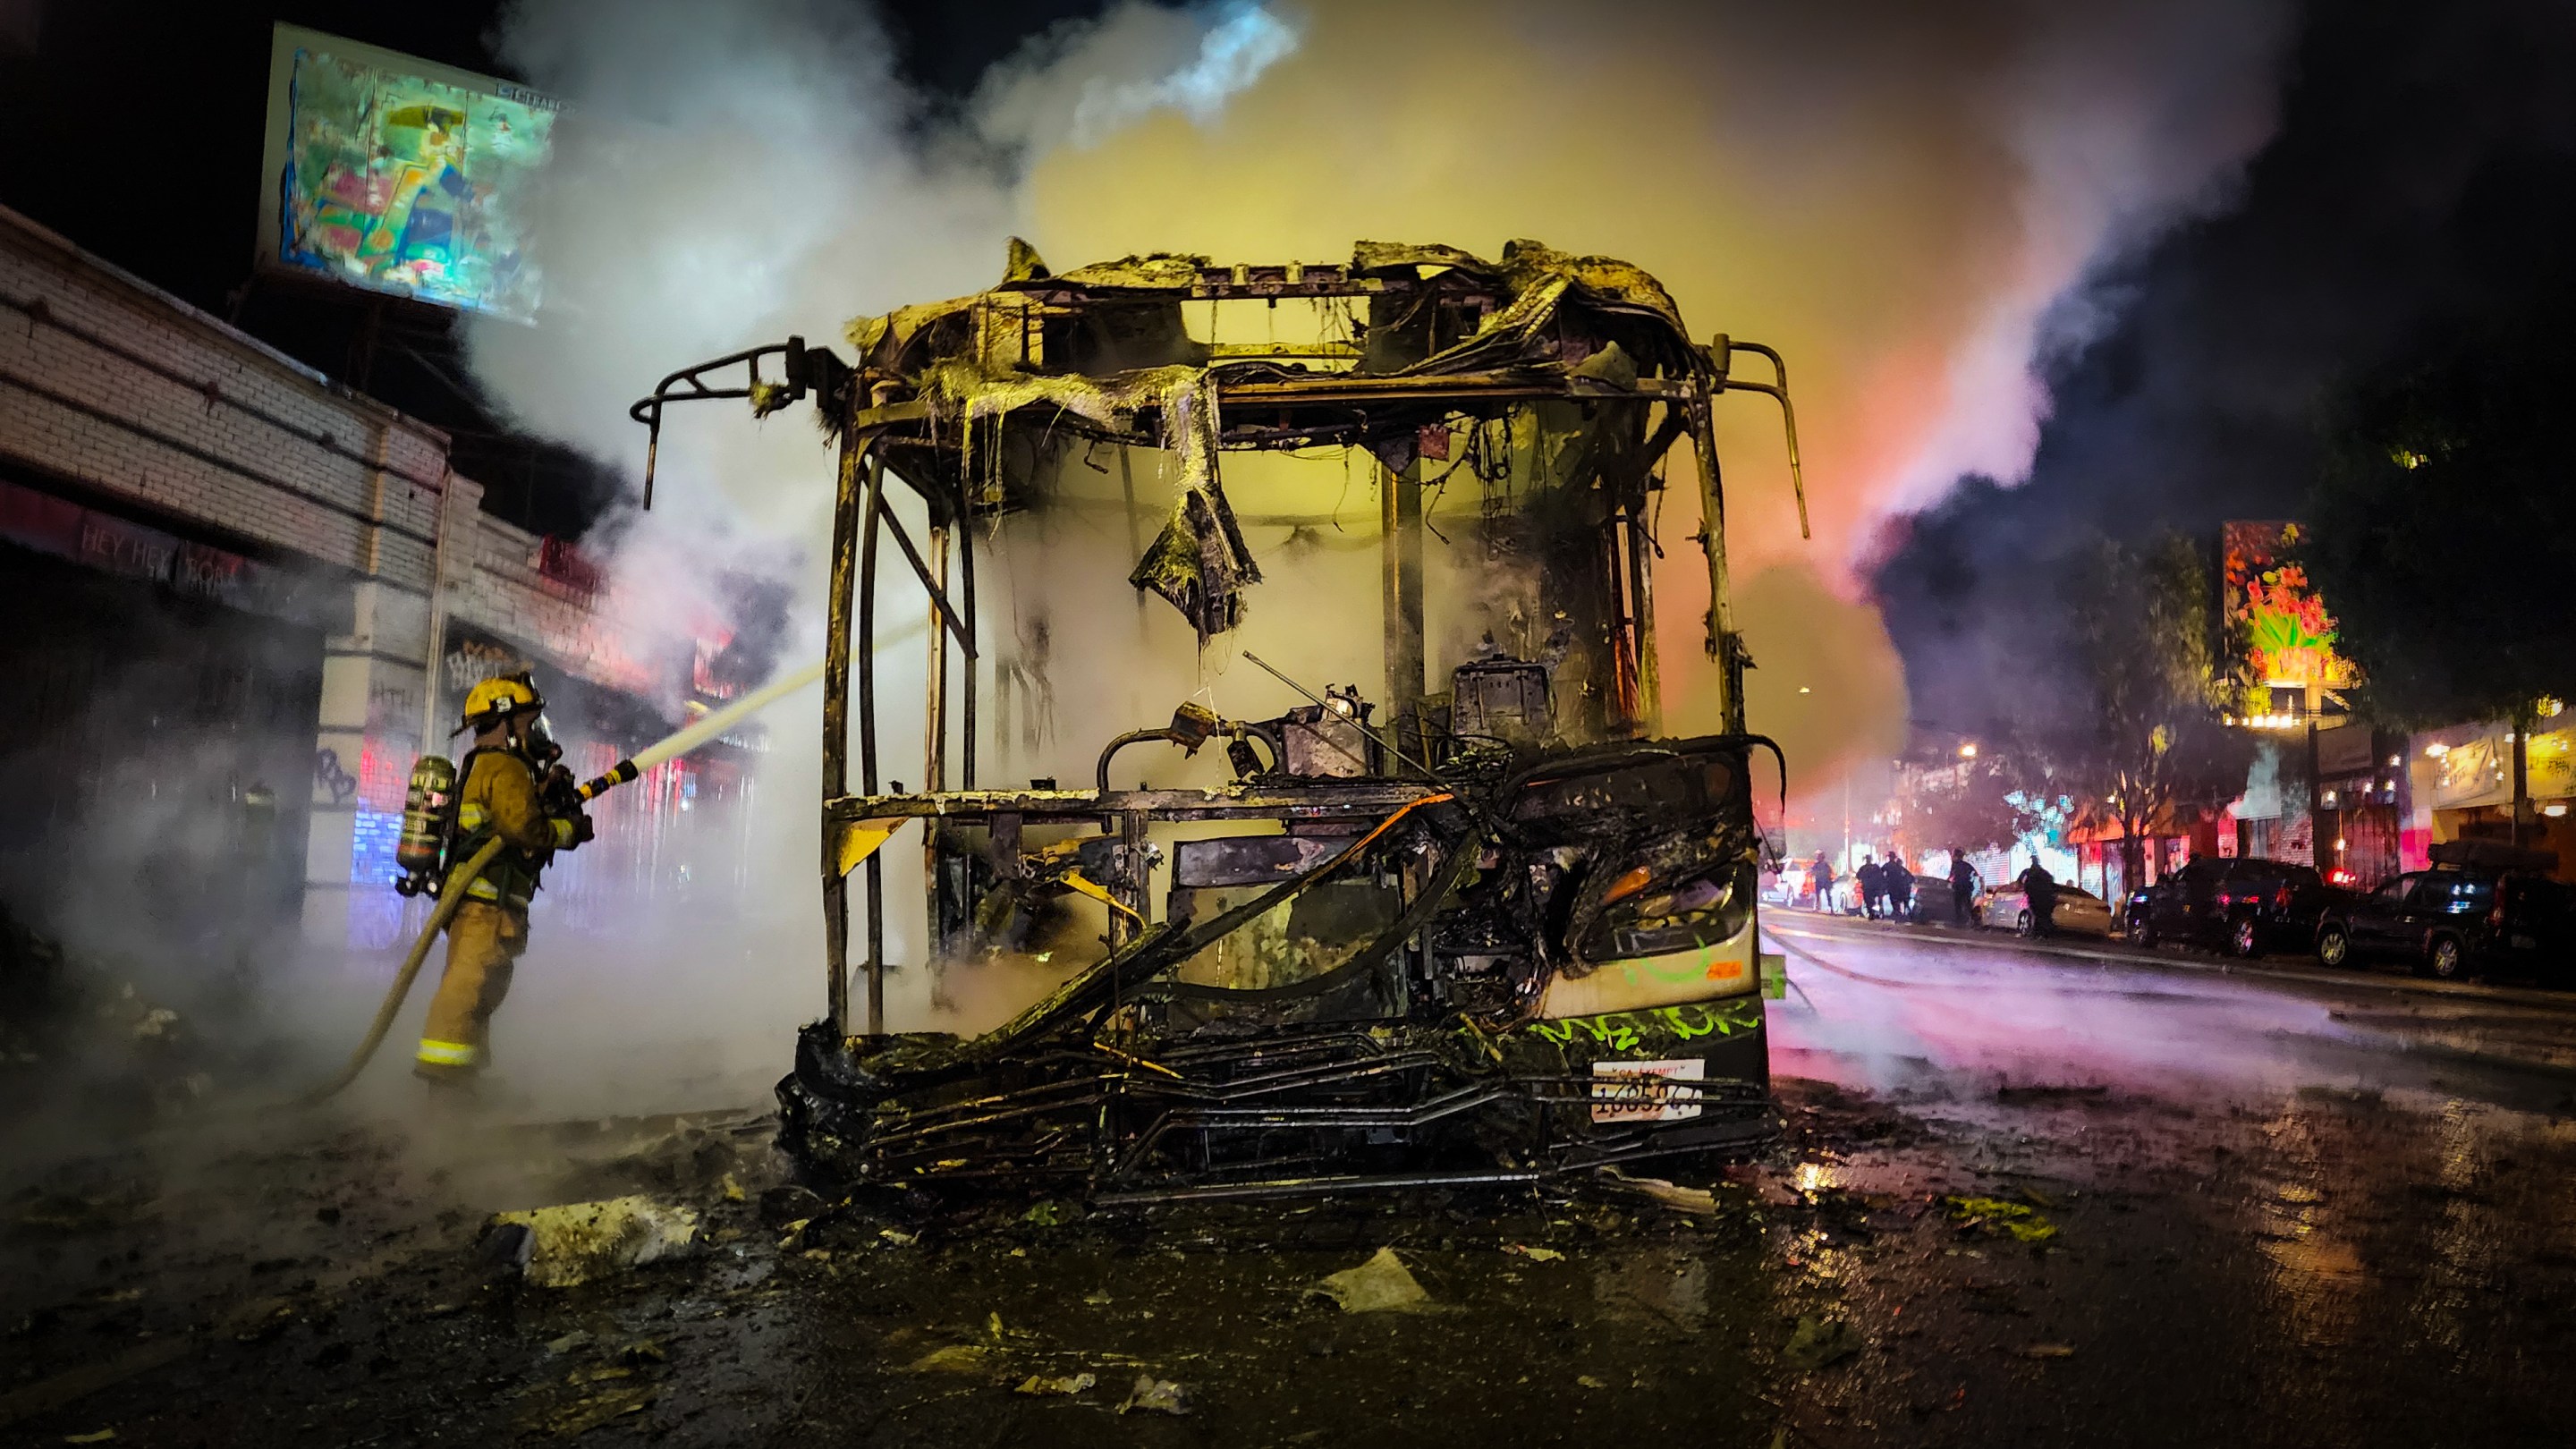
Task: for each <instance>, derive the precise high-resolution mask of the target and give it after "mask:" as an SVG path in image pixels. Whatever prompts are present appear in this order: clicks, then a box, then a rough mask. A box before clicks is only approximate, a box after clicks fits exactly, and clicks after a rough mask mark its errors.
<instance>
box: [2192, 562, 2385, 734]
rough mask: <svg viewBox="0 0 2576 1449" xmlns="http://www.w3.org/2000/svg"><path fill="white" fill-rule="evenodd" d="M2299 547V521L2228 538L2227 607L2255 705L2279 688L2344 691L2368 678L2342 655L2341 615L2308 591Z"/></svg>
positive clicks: (2237, 651)
mask: <svg viewBox="0 0 2576 1449" xmlns="http://www.w3.org/2000/svg"><path fill="white" fill-rule="evenodd" d="M2298 542H2299V526H2298V525H2297V524H2295V523H2230V524H2228V525H2226V527H2225V530H2224V532H2223V533H2222V534H2221V543H2222V546H2223V549H2224V553H2225V556H2226V557H2225V571H2224V583H2223V586H2224V588H2225V590H2226V594H2225V597H2224V599H2223V601H2222V607H2223V609H2224V611H2225V618H2226V621H2227V629H2228V634H2229V637H2230V638H2231V640H2232V641H2233V642H2234V646H2235V651H2236V653H2237V657H2238V659H2239V661H2240V664H2241V671H2242V674H2243V676H2244V680H2245V684H2246V686H2247V696H2248V699H2249V701H2252V702H2255V703H2260V702H2262V701H2263V700H2264V698H2265V692H2266V691H2267V690H2268V689H2269V688H2271V687H2274V686H2292V685H2295V686H2298V687H2300V688H2303V689H2307V688H2314V689H2342V688H2345V687H2347V686H2349V685H2352V684H2355V683H2357V682H2359V680H2360V677H2361V676H2360V672H2359V671H2358V670H2356V669H2355V668H2354V667H2353V665H2352V661H2351V660H2349V659H2346V658H2344V657H2343V656H2342V655H2341V654H2338V653H2336V652H2335V647H2334V646H2335V621H2334V617H2333V616H2332V615H2330V614H2328V613H2327V612H2326V606H2325V601H2324V600H2322V599H2320V598H2318V597H2317V596H2316V595H2315V594H2314V593H2312V592H2310V590H2309V586H2308V574H2307V570H2306V569H2304V568H2302V567H2301V566H2300V565H2299V563H2298V561H2297V558H2296V550H2297V547H2298Z"/></svg>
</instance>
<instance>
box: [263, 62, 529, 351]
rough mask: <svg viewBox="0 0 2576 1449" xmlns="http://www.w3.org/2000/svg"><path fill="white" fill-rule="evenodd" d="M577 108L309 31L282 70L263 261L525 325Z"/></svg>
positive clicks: (274, 79)
mask: <svg viewBox="0 0 2576 1449" xmlns="http://www.w3.org/2000/svg"><path fill="white" fill-rule="evenodd" d="M561 110H562V107H561V106H560V105H558V104H557V103H556V102H554V101H552V100H549V99H547V98H546V97H543V96H540V95H537V94H535V93H534V92H531V91H529V90H526V89H525V88H523V87H519V86H514V85H512V84H510V83H509V82H506V81H499V80H493V79H490V78H487V77H483V76H477V75H473V74H470V73H468V72H464V71H455V70H449V69H447V68H446V67H444V66H438V65H433V64H431V63H429V62H427V61H420V60H414V59H412V58H411V57H409V56H404V55H400V54H397V53H395V52H393V51H387V50H380V49H378V48H376V47H374V46H369V45H360V44H357V43H356V42H353V41H346V40H341V39H338V38H337V37H334V36H329V35H324V34H321V33H320V32H318V31H311V30H303V29H299V28H297V27H294V26H288V25H281V26H279V27H277V32H276V39H275V41H274V44H273V47H272V50H271V56H270V75H269V131H268V150H267V165H266V168H265V170H264V181H263V187H262V191H263V195H262V207H261V219H260V261H261V263H262V264H263V265H265V266H270V267H284V268H287V269H290V270H293V271H297V272H303V273H307V274H311V275H316V276H320V277H326V278H329V279H331V280H334V281H338V282H343V283H346V284H348V285H350V286H354V287H362V288H366V289H369V290H372V291H380V292H392V293H397V294H399V295H402V296H407V297H413V298H417V299H418V300H420V301H424V302H432V303H436V304H438V305H440V306H445V307H456V308H461V309H465V310H469V311H476V312H485V313H490V314H493V315H496V316H502V317H509V318H514V319H517V320H521V321H525V320H528V319H529V318H531V317H533V316H534V315H535V312H536V307H537V293H538V277H537V273H536V268H535V267H534V266H533V265H531V264H530V262H529V260H528V256H527V237H526V226H527V222H526V211H525V206H526V202H527V199H528V195H529V188H530V186H531V183H532V182H533V181H534V180H535V178H536V177H537V176H538V174H539V173H540V172H541V171H542V170H543V169H544V166H545V163H546V157H547V154H548V151H549V149H550V148H551V146H552V144H553V138H554V125H555V121H556V119H557V117H558V116H559V114H560V113H561Z"/></svg>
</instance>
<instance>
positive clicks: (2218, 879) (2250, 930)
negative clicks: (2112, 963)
mask: <svg viewBox="0 0 2576 1449" xmlns="http://www.w3.org/2000/svg"><path fill="white" fill-rule="evenodd" d="M2351 898H2352V893H2351V892H2349V891H2346V890H2343V889H2341V888H2340V887H2337V886H2332V885H2328V884H2327V883H2326V880H2325V877H2323V876H2320V875H2318V874H2317V873H2316V871H2314V870H2312V869H2310V868H2309V867H2307V866H2304V865H2298V864H2294V863H2293V862H2290V861H2286V860H2258V859H2254V858H2252V857H2241V858H2238V859H2234V860H2228V859H2222V858H2220V857H2217V856H2208V855H2204V856H2201V857H2200V858H2198V859H2196V860H2194V861H2192V862H2191V863H2189V864H2188V865H2185V866H2184V867H2183V868H2182V869H2180V870H2178V871H2176V872H2174V873H2173V874H2172V875H2169V876H2167V877H2165V878H2164V879H2163V880H2160V881H2158V882H2156V883H2155V884H2154V885H2151V886H2146V887H2144V888H2142V889H2139V890H2136V891H2132V892H2130V894H2129V901H2128V908H2127V910H2126V911H2125V912H2124V913H2123V918H2124V923H2125V925H2126V926H2127V929H2128V935H2129V939H2130V940H2131V941H2133V942H2136V943H2137V944H2138V945H2141V946H2152V945H2154V944H2155V943H2156V942H2158V941H2160V940H2172V941H2182V942H2186V943H2189V944H2191V945H2195V946H2208V947H2210V948H2212V949H2215V950H2221V951H2226V952H2229V953H2230V954H2232V955H2237V956H2260V955H2262V954H2263V953H2264V952H2266V951H2279V950H2289V951H2304V950H2306V949H2308V948H2309V947H2310V946H2312V945H2314V944H2315V943H2316V938H2317V923H2318V922H2319V921H2320V920H2322V919H2324V917H2325V915H2326V912H2327V911H2328V910H2329V909H2330V908H2332V907H2334V906H2338V905H2341V904H2343V903H2344V902H2346V901H2349V900H2350V899H2351Z"/></svg>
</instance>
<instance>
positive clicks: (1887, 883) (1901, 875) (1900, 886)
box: [1878, 850, 1914, 921]
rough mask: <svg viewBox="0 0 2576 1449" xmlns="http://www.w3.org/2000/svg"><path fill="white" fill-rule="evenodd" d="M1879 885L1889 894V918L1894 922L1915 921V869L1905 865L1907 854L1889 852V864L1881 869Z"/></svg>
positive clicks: (1898, 851)
mask: <svg viewBox="0 0 2576 1449" xmlns="http://www.w3.org/2000/svg"><path fill="white" fill-rule="evenodd" d="M1878 879H1879V883H1880V884H1881V885H1882V886H1883V887H1885V889H1886V892H1887V916H1888V919H1889V920H1893V921H1910V920H1912V919H1914V867H1912V866H1910V865H1907V864H1906V863H1905V852H1904V851H1902V850H1890V851H1888V852H1887V864H1886V865H1885V866H1883V867H1881V868H1880V870H1879V873H1878Z"/></svg>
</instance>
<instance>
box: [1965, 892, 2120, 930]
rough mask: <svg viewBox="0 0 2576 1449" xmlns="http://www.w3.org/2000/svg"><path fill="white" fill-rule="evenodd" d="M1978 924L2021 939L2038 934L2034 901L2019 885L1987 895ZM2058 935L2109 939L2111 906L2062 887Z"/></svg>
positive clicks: (1980, 906) (2056, 919)
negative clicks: (2023, 892) (2031, 911)
mask: <svg viewBox="0 0 2576 1449" xmlns="http://www.w3.org/2000/svg"><path fill="white" fill-rule="evenodd" d="M1975 909H1976V913H1977V924H1978V925H1980V926H1991V927H1993V928H1995V929H1996V930H1999V931H2010V932H2012V933H2013V934H2014V935H2017V936H2030V935H2036V934H2038V928H2039V925H2038V922H2037V921H2035V920H2033V919H2032V918H2031V914H2030V898H2029V897H2028V896H2026V895H2024V894H2022V889H2021V887H2020V886H2017V885H2005V886H1997V887H1996V888H1994V889H1993V890H1990V891H1988V892H1986V893H1985V895H1984V896H1983V897H1982V898H1981V899H1979V900H1978V902H1977V904H1976V907H1975ZM2053 920H2054V922H2055V925H2056V927H2057V931H2058V934H2060V935H2065V936H2108V935H2110V934H2111V903H2110V902H2109V901H2106V900H2104V899H2102V898H2101V897H2100V896H2097V895H2095V894H2093V893H2092V892H2091V891H2088V890H2086V889H2084V888H2083V887H2082V886H2071V885H2062V886H2059V887H2058V888H2057V912H2056V915H2055V916H2054V918H2053Z"/></svg>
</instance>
